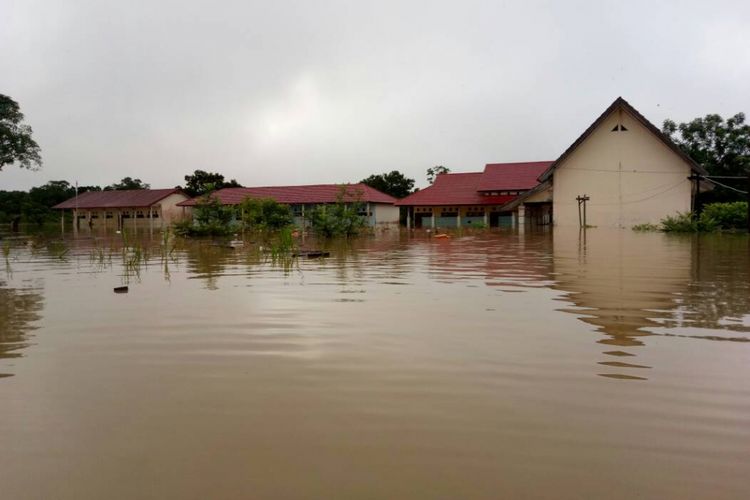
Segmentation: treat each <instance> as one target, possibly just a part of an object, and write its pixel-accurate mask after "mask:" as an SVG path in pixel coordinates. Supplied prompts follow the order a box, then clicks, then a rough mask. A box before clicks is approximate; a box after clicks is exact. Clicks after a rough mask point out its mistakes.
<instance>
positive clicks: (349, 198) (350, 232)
mask: <svg viewBox="0 0 750 500" xmlns="http://www.w3.org/2000/svg"><path fill="white" fill-rule="evenodd" d="M361 199H362V194H361V193H352V192H349V191H348V190H347V188H346V186H342V187H341V191H340V192H339V194H338V196H337V200H336V203H331V204H325V205H318V206H316V207H315V208H313V209H312V210H310V211H309V212H308V213H307V214H306V215H307V218H308V221H309V222H310V226H311V227H312V229H313V231H314V232H315V233H316V234H318V235H320V236H324V237H327V238H330V237H337V236H343V237H349V236H355V235H357V234H359V233H360V232H361V231H362V229H363V228H364V227H365V226H366V225H367V221H366V220H365V217H363V216H362V211H363V209H364V204H363V203H362V201H361Z"/></svg>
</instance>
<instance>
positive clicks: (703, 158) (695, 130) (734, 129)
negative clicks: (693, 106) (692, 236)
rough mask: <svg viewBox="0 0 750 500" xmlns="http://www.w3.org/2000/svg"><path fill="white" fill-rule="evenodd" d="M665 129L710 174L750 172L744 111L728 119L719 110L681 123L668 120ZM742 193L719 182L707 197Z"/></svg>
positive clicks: (748, 128) (730, 197)
mask: <svg viewBox="0 0 750 500" xmlns="http://www.w3.org/2000/svg"><path fill="white" fill-rule="evenodd" d="M662 131H663V132H664V133H665V134H666V135H667V136H669V137H670V138H671V139H672V140H673V141H674V142H675V143H676V144H677V145H678V146H680V148H681V149H682V150H683V151H685V153H687V154H688V155H689V156H690V157H691V158H692V159H693V160H695V161H696V162H697V163H698V164H699V165H701V166H702V167H703V168H705V169H706V170H707V171H708V173H709V174H710V175H726V176H744V175H748V174H750V125H748V124H746V123H745V114H744V113H737V114H736V115H734V116H732V117H731V118H728V119H727V120H724V119H723V118H722V117H721V116H719V115H716V114H713V115H706V116H705V117H703V118H696V119H694V120H692V121H690V122H687V123H680V124H677V123H675V122H674V121H672V120H665V121H664V125H663V127H662ZM722 182H725V181H722ZM728 184H736V183H731V182H728ZM736 185H737V186H738V187H739V188H741V189H742V190H744V188H745V186H746V184H745V183H744V182H742V183H740V184H736ZM741 197H742V195H741V194H740V193H737V192H735V191H731V190H728V189H725V188H722V187H720V186H717V187H716V189H714V191H713V192H711V193H705V194H704V196H703V201H704V202H708V201H728V200H734V199H738V198H741Z"/></svg>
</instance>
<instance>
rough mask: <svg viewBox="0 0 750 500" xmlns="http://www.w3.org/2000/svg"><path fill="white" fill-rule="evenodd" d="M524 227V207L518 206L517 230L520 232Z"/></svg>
mask: <svg viewBox="0 0 750 500" xmlns="http://www.w3.org/2000/svg"><path fill="white" fill-rule="evenodd" d="M525 229H526V207H525V206H523V205H519V206H518V232H519V233H522V232H524V230H525Z"/></svg>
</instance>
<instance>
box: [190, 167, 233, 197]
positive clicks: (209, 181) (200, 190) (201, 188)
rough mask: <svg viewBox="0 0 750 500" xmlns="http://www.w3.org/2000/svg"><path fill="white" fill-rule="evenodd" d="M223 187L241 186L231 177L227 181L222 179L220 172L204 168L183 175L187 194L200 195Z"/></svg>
mask: <svg viewBox="0 0 750 500" xmlns="http://www.w3.org/2000/svg"><path fill="white" fill-rule="evenodd" d="M225 187H242V186H240V184H239V183H238V182H237V181H236V180H234V179H232V180H231V181H229V182H225V181H224V176H223V175H222V174H220V173H214V172H206V171H205V170H196V171H195V172H193V174H192V175H186V176H185V189H184V191H185V194H187V195H189V196H200V195H202V194H206V193H210V192H211V191H213V190H215V189H222V188H225Z"/></svg>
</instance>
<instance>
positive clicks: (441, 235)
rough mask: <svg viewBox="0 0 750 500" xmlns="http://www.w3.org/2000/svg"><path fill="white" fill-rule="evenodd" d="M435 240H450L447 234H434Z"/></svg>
mask: <svg viewBox="0 0 750 500" xmlns="http://www.w3.org/2000/svg"><path fill="white" fill-rule="evenodd" d="M435 238H440V239H441V240H442V239H445V238H450V235H449V234H436V235H435Z"/></svg>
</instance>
